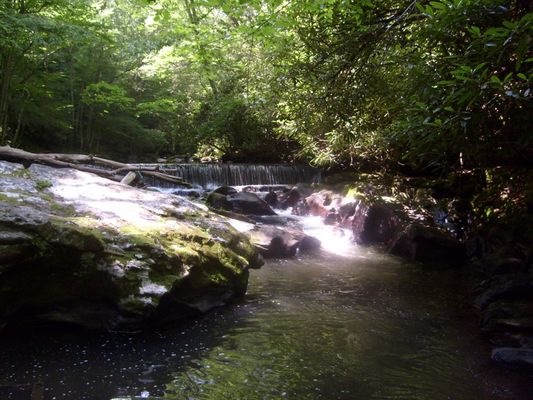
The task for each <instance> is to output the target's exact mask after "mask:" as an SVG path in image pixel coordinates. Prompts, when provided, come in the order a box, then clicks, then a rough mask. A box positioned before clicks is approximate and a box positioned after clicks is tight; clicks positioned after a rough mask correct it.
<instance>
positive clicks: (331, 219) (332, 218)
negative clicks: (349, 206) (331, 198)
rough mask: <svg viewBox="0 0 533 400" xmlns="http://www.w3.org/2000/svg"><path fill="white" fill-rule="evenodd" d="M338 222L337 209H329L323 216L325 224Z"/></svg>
mask: <svg viewBox="0 0 533 400" xmlns="http://www.w3.org/2000/svg"><path fill="white" fill-rule="evenodd" d="M338 222H340V217H339V214H337V211H335V209H332V210H330V211H329V212H328V215H326V216H325V217H324V224H325V225H335V224H336V223H338Z"/></svg>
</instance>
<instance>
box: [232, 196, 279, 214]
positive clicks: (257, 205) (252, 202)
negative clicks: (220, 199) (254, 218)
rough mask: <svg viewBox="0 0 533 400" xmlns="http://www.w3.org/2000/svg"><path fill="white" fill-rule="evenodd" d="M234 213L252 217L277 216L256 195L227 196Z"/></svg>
mask: <svg viewBox="0 0 533 400" xmlns="http://www.w3.org/2000/svg"><path fill="white" fill-rule="evenodd" d="M226 199H227V200H228V201H229V203H230V204H231V207H232V211H233V212H236V213H239V214H245V215H247V214H251V215H276V213H275V212H274V210H272V208H271V207H270V206H269V205H268V204H267V203H266V201H264V200H261V199H260V198H259V196H257V195H256V194H254V193H245V192H239V193H233V194H230V195H228V196H226Z"/></svg>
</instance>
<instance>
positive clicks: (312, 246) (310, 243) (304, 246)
mask: <svg viewBox="0 0 533 400" xmlns="http://www.w3.org/2000/svg"><path fill="white" fill-rule="evenodd" d="M321 245H322V244H321V243H320V240H318V239H317V238H316V237H313V236H304V237H303V238H302V239H301V240H300V243H299V250H300V251H308V250H317V249H319V248H320V246H321Z"/></svg>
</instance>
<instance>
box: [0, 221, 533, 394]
mask: <svg viewBox="0 0 533 400" xmlns="http://www.w3.org/2000/svg"><path fill="white" fill-rule="evenodd" d="M310 229H313V227H311V228H310ZM314 229H320V227H318V226H317V225H316V224H315V225H314ZM320 230H321V232H322V236H323V238H325V237H329V238H330V240H329V241H326V242H327V243H329V245H328V246H326V249H325V250H321V251H320V252H318V253H316V254H312V255H305V256H302V257H296V258H293V259H290V260H279V261H269V262H268V263H267V264H266V265H265V266H263V268H262V269H261V270H257V271H252V273H251V277H250V284H249V289H248V293H247V295H246V296H245V297H244V298H243V299H241V300H239V301H238V302H235V303H232V304H230V305H228V306H225V307H221V308H218V309H216V310H214V311H212V312H210V313H208V314H206V315H204V316H202V317H200V318H198V319H195V320H192V321H186V322H183V323H182V324H180V325H177V326H173V327H169V328H167V329H165V330H161V331H158V332H152V333H147V334H142V335H137V336H121V335H114V336H109V335H96V334H90V335H87V334H80V333H72V332H70V333H69V332H63V333H61V334H58V333H55V334H54V335H45V334H39V335H33V336H32V335H29V336H27V335H26V336H23V337H18V338H10V339H3V340H2V342H1V344H0V355H1V356H0V398H1V399H6V400H7V399H13V400H25V399H30V393H31V385H32V383H34V382H36V381H42V382H43V384H44V388H45V391H44V393H45V397H44V399H46V400H49V399H77V400H82V399H85V400H111V399H115V400H117V399H121V400H122V399H142V398H148V399H161V398H164V399H283V398H287V399H360V400H366V399H396V400H402V399H405V400H426V399H427V400H439V399H442V400H444V399H454V400H471V399H514V400H526V399H531V397H530V394H531V393H533V383H532V382H531V380H528V379H530V378H531V377H530V376H528V374H527V373H526V372H521V371H512V370H508V369H505V368H503V367H501V366H499V365H495V364H492V363H491V362H490V361H489V359H488V356H487V347H486V344H485V343H484V342H483V341H482V340H481V339H480V338H479V334H478V330H477V326H476V325H477V323H476V317H475V316H474V315H473V313H472V310H471V308H470V302H469V297H468V289H467V288H468V284H467V281H468V277H467V276H463V274H462V273H461V272H457V271H435V270H431V269H428V268H424V267H423V266H420V265H413V264H408V263H405V262H404V261H401V260H399V259H396V258H392V257H390V256H388V255H384V254H382V253H381V252H380V251H379V250H376V249H371V248H360V247H357V246H353V245H348V242H347V241H346V240H344V239H343V238H342V237H339V238H337V240H331V239H334V237H333V233H332V232H330V231H328V230H327V228H323V229H320ZM330 246H333V247H330ZM328 248H329V251H328ZM28 384H29V385H28Z"/></svg>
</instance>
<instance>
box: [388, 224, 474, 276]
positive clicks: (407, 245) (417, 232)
mask: <svg viewBox="0 0 533 400" xmlns="http://www.w3.org/2000/svg"><path fill="white" fill-rule="evenodd" d="M390 252H391V253H392V254H396V255H399V256H401V257H405V258H408V259H410V260H413V261H420V262H423V263H428V264H433V265H441V266H452V267H458V266H461V265H463V264H464V263H465V261H466V252H465V248H464V246H463V244H462V243H460V242H459V241H457V240H456V239H454V238H452V237H450V236H449V235H447V234H446V233H444V232H441V231H439V230H437V229H435V228H432V227H427V226H423V225H420V224H417V223H413V224H410V225H409V226H408V227H407V228H406V229H405V230H404V231H403V232H402V233H401V234H400V235H399V236H398V237H397V238H396V240H395V241H394V243H393V245H392V247H391V249H390Z"/></svg>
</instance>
